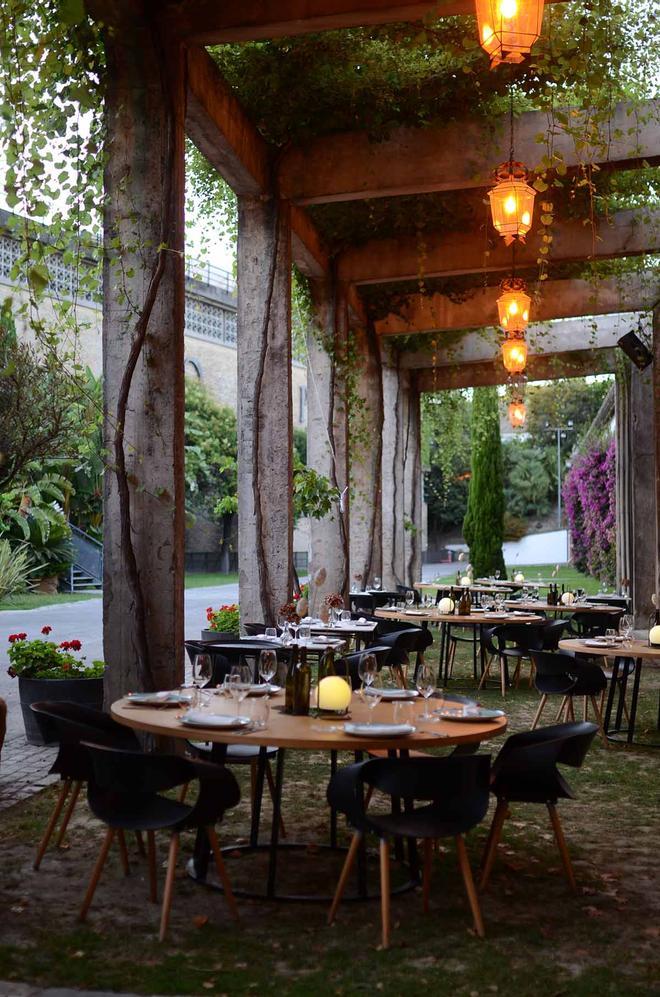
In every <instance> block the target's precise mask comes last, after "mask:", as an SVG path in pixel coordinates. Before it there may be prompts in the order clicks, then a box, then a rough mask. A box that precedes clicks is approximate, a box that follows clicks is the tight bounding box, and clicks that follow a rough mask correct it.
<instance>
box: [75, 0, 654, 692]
mask: <svg viewBox="0 0 660 997" xmlns="http://www.w3.org/2000/svg"><path fill="white" fill-rule="evenodd" d="M88 6H89V7H90V9H91V10H92V13H94V14H95V15H97V16H98V17H99V19H102V20H104V21H105V22H106V23H107V21H108V16H109V15H108V11H107V9H106V7H107V5H105V4H100V3H97V2H96V0H90V2H89V4H88ZM112 6H113V11H112V14H111V15H110V17H111V22H112V23H111V26H110V32H109V35H108V41H107V53H108V64H109V74H108V75H109V87H108V94H107V124H108V147H107V156H108V162H107V167H106V192H107V206H106V218H105V227H106V235H107V237H108V238H107V243H106V244H107V246H108V247H111V246H112V245H113V242H112V239H113V238H117V237H118V238H119V241H120V243H121V245H122V246H123V247H124V248H123V250H122V258H123V278H122V281H121V282H119V281H118V280H117V279H116V276H115V274H116V272H117V271H116V268H114V269H113V256H112V254H113V250H112V249H109V250H108V262H107V265H106V276H105V287H104V291H105V293H104V330H103V336H104V351H105V361H104V371H105V391H106V402H107V404H108V407H109V408H110V409H111V410H112V408H113V405H114V403H115V400H116V397H117V394H118V392H119V389H120V382H121V379H122V376H123V372H124V369H125V366H126V362H127V359H128V356H129V353H130V349H131V342H132V338H133V326H134V321H133V320H132V318H131V313H130V309H129V308H128V307H127V304H126V298H127V296H128V298H129V299H130V298H134V299H135V300H138V301H141V300H144V298H145V295H146V294H147V291H148V288H149V283H150V279H151V276H152V264H153V258H154V252H153V249H154V247H157V246H160V245H162V244H163V243H165V244H166V246H167V250H166V252H165V254H164V255H165V262H164V270H163V273H162V278H161V281H160V285H159V287H158V293H157V295H156V298H155V302H154V308H153V312H152V315H151V320H150V323H149V331H148V335H147V339H146V343H145V348H144V351H143V354H142V356H141V357H140V359H139V361H138V365H137V368H136V371H135V376H134V379H133V385H132V388H131V395H130V416H129V419H128V420H127V424H126V437H127V440H130V442H131V452H130V454H129V463H130V464H131V476H129V481H130V482H131V487H132V494H131V502H132V520H133V522H132V529H133V536H134V545H135V551H136V556H137V561H138V565H139V573H140V582H141V587H142V591H143V594H144V598H145V605H146V613H147V630H148V637H149V645H150V652H151V655H152V658H153V662H154V666H155V669H156V674H158V675H160V676H162V677H163V678H164V680H165V681H168V682H170V683H171V682H172V677H173V676H175V675H176V674H178V673H179V672H180V668H181V662H182V648H183V636H184V634H183V564H184V531H185V523H184V505H183V398H184V373H183V370H184V365H183V330H184V268H183V248H184V235H183V233H184V144H185V138H186V136H188V138H190V139H191V140H192V141H193V142H194V143H195V144H196V146H197V147H198V148H199V150H200V151H201V152H202V153H203V155H204V156H205V157H206V158H207V159H208V161H209V163H211V164H212V166H213V167H214V168H215V169H216V170H217V171H218V173H219V174H220V175H221V176H222V177H223V178H224V180H225V181H226V182H227V183H228V184H229V185H230V186H231V187H232V189H233V190H234V192H235V193H236V195H237V196H238V200H239V236H238V398H239V410H238V425H239V469H238V479H239V481H238V497H239V550H238V556H239V576H240V579H239V585H240V603H241V610H242V615H243V618H244V619H245V620H248V621H252V620H255V621H259V620H268V621H271V620H272V619H273V617H274V616H276V615H277V610H278V607H279V606H280V604H282V603H283V602H286V601H287V599H288V597H289V596H290V594H291V588H292V560H293V558H292V531H293V514H292V501H291V480H292V458H291V450H292V446H291V438H292V413H291V406H292V399H291V375H290V363H291V333H290V326H291V293H290V291H291V288H290V281H291V264H292V262H294V263H295V264H296V265H297V267H298V268H299V269H300V270H301V271H302V272H303V273H304V274H305V275H306V276H307V277H308V278H309V279H310V281H311V286H312V296H313V301H314V307H315V311H316V317H317V321H318V325H319V327H320V331H321V338H323V340H324V341H325V345H326V347H327V346H328V344H329V345H330V348H329V349H328V348H323V347H322V346H321V345H320V343H319V337H316V336H310V339H309V343H308V347H309V372H308V378H309V388H308V411H309V416H308V427H309V429H308V460H309V462H310V464H311V465H312V466H313V467H314V468H316V470H318V471H319V472H322V473H324V474H326V475H327V476H328V477H329V478H330V479H331V481H332V482H333V483H334V484H336V486H337V488H338V489H339V491H340V492H342V493H343V496H344V498H343V501H342V504H341V507H337V508H336V509H335V510H334V512H333V514H332V515H330V516H328V517H326V518H325V519H323V520H320V521H318V522H314V523H313V524H312V566H313V568H319V567H324V568H325V569H326V571H327V580H326V583H325V588H324V591H332V590H336V591H344V592H346V591H347V590H348V587H349V584H350V580H351V578H352V576H354V575H357V574H359V575H361V576H362V578H364V579H368V578H370V577H372V576H373V575H374V574H379V575H381V576H382V577H383V579H384V583H385V585H386V586H392V585H393V584H394V583H395V582H406V583H409V582H411V581H413V580H415V579H416V578H417V577H418V576H419V574H420V569H421V549H420V540H419V536H420V532H419V531H416V530H415V529H414V528H413V529H411V528H410V527H411V525H412V526H413V527H415V526H419V525H420V523H421V510H422V494H421V458H420V405H419V401H420V393H421V392H424V391H436V390H443V389H446V388H451V387H457V386H471V385H482V384H496V383H503V382H504V380H505V375H506V372H505V371H504V369H503V367H502V365H501V362H500V361H499V359H498V356H497V353H498V350H497V336H496V334H495V332H494V331H492V332H491V333H489V334H487V335H485V336H484V335H481V334H477V333H475V331H474V330H477V329H482V328H483V327H487V326H490V325H492V323H493V316H494V315H495V314H496V309H495V298H496V296H497V286H496V285H497V281H498V280H499V279H500V277H501V276H502V275H503V274H504V273H505V272H506V270H507V268H508V266H509V260H510V254H509V252H508V251H507V250H506V249H505V247H503V246H501V245H497V244H496V239H497V237H496V236H495V235H492V237H491V238H490V239H489V241H488V243H487V246H486V248H487V254H485V252H484V248H485V241H484V233H483V232H479V233H475V232H472V231H464V232H461V233H458V234H457V233H455V232H454V233H452V234H451V235H449V234H447V233H445V232H443V231H438V232H434V233H432V237H430V236H429V233H428V232H427V233H426V236H425V238H426V251H425V256H424V261H423V274H422V275H421V276H422V277H423V280H424V281H425V282H428V283H429V284H430V283H431V282H432V281H439V282H440V283H441V282H442V280H444V279H445V278H448V277H456V276H466V277H470V276H473V277H474V275H480V276H479V279H480V280H481V278H483V280H482V286H481V287H480V288H478V289H476V291H474V293H472V294H471V295H470V296H468V297H466V299H465V300H464V301H462V302H459V303H457V302H456V300H455V299H452V298H450V297H448V296H446V295H445V294H443V293H442V290H438V291H432V293H428V294H423V295H422V294H420V293H419V292H418V290H417V289H416V287H413V290H412V291H411V290H410V282H413V283H414V284H416V283H417V281H418V280H419V279H420V262H419V247H418V243H417V241H416V240H415V239H414V238H408V237H406V236H404V237H400V238H396V237H390V238H379V239H374V240H371V241H367V242H363V243H362V244H360V245H357V244H356V245H349V246H347V247H345V248H344V249H343V250H342V251H341V252H339V253H338V254H336V253H335V254H331V252H330V251H329V250H328V248H327V247H326V246H325V245H324V242H323V239H322V237H321V235H320V233H319V231H318V228H317V226H316V225H315V224H314V221H313V219H312V213H311V212H310V210H309V209H310V206H317V205H324V204H328V203H331V202H339V201H352V202H356V201H357V202H359V201H363V200H365V199H367V198H369V199H375V198H392V197H401V196H407V195H414V194H427V193H432V192H453V193H454V194H455V196H456V197H457V198H463V199H468V198H473V199H474V198H475V197H476V199H477V203H478V202H479V199H481V198H483V194H484V192H485V190H486V188H487V187H488V186H489V185H490V182H491V179H490V178H491V175H492V170H493V166H494V165H495V164H497V163H498V162H500V161H501V160H504V159H506V158H507V156H508V151H507V149H508V147H507V141H506V137H505V134H504V132H505V129H504V128H503V127H502V123H501V122H499V123H498V122H496V123H495V124H493V125H491V126H486V125H481V124H479V123H478V122H474V121H465V122H462V121H455V122H450V123H447V124H444V125H434V126H429V127H426V128H423V129H422V128H406V127H401V128H397V129H395V130H394V131H393V132H392V133H391V134H390V135H389V137H388V138H387V139H386V140H385V141H382V142H378V143H373V142H371V141H370V140H369V136H368V135H367V134H366V133H363V132H350V133H346V134H339V135H331V136H326V137H320V138H318V139H315V140H314V141H312V142H310V143H308V144H307V145H306V146H305V147H291V148H288V149H286V150H285V151H284V152H283V153H282V152H281V151H279V150H276V149H274V148H272V147H270V146H269V144H268V143H267V142H266V141H265V140H264V139H263V137H262V136H261V134H260V133H259V131H258V130H257V128H256V126H255V124H254V123H253V121H251V120H250V118H249V117H248V115H247V114H246V112H245V111H244V109H243V108H242V107H241V105H240V103H239V102H238V100H237V98H236V96H235V94H234V93H233V92H232V90H231V88H230V87H229V86H228V84H227V83H226V81H225V80H224V79H223V77H222V75H221V73H220V71H219V69H218V67H217V65H216V63H215V62H214V60H213V58H212V57H211V56H210V55H209V53H208V52H207V51H206V49H205V47H204V46H206V45H211V44H219V43H224V42H236V41H245V40H250V39H261V38H274V37H281V36H290V35H301V34H305V33H312V32H319V31H325V30H330V29H342V28H347V27H352V26H368V25H376V24H383V23H387V22H399V21H402V20H414V19H417V18H419V17H422V16H423V15H425V14H427V13H430V12H434V13H435V14H436V15H438V16H443V15H445V14H447V15H449V14H452V15H453V14H464V13H468V12H471V11H472V4H471V3H469V2H468V0H445V2H443V3H441V4H440V5H438V4H437V3H430V2H422V3H419V2H417V3H406V2H404V0H399V2H398V3H393V2H391V0H361V2H360V3H359V4H358V3H355V2H354V0H316V2H307V0H278V2H276V0H240V2H238V0H228V2H224V3H218V2H217V0H213V2H211V0H184V2H181V3H176V4H166V3H164V4H160V5H145V7H144V8H142V5H136V4H134V3H129V2H128V0H121V2H117V3H115V4H113V5H112ZM154 7H156V8H157V14H155V13H154ZM163 74H166V86H163ZM655 113H657V108H656V107H655V105H649V106H647V107H646V108H641V109H640V108H636V109H634V111H633V112H632V113H631V109H630V108H628V107H627V106H624V105H620V106H618V107H617V108H616V109H615V112H614V115H613V120H612V123H611V127H610V137H609V140H608V142H607V143H603V142H602V141H600V140H598V137H596V139H595V141H594V146H593V149H591V150H582V151H581V152H580V156H579V158H578V157H577V155H576V153H575V150H574V148H573V143H572V142H571V141H570V140H569V139H568V137H566V136H562V134H561V133H560V134H558V135H557V136H556V137H555V148H557V149H559V150H560V151H561V152H562V154H563V157H564V161H565V163H566V166H567V168H568V169H569V170H570V169H572V168H577V167H578V166H579V164H580V163H583V162H584V161H585V159H587V160H589V161H590V162H593V163H595V164H597V165H598V166H599V167H600V168H601V169H603V170H616V169H635V168H638V167H640V166H642V165H649V164H650V165H656V164H657V163H659V162H660V133H659V131H658V128H657V125H656V124H655V120H654V119H653V115H654V114H655ZM635 122H637V124H636V126H635ZM631 123H632V125H633V126H634V135H631ZM543 128H544V120H543V115H541V114H536V113H527V114H524V115H523V116H522V117H521V119H520V121H519V122H518V124H517V155H518V156H519V157H520V158H521V159H525V161H526V162H527V163H528V165H530V166H533V165H534V164H535V162H537V161H538V159H539V157H540V151H539V146H538V143H537V142H536V140H535V136H536V135H537V134H538V132H539V131H541V130H543ZM554 233H555V234H554V241H553V246H552V253H551V260H552V263H553V266H554V265H556V264H560V265H561V267H562V268H563V270H562V273H565V274H566V276H565V277H561V276H559V277H555V276H554V275H553V274H551V279H550V280H548V281H547V282H545V284H544V286H543V287H542V294H541V296H540V299H539V300H538V301H537V302H536V305H535V312H534V319H535V322H543V323H549V325H547V326H544V327H538V326H536V327H533V328H532V329H531V332H532V336H531V339H532V342H531V348H530V363H529V376H530V379H533V378H545V377H548V378H551V377H560V376H579V375H584V374H590V373H600V372H604V371H614V370H615V369H618V368H616V365H615V355H616V343H617V339H618V338H619V336H620V335H622V334H623V333H624V332H626V331H629V330H630V328H631V327H634V326H636V325H637V322H638V316H639V313H641V312H651V311H653V315H654V319H653V321H654V337H653V340H654V352H655V364H654V366H653V368H652V370H649V371H647V372H645V373H641V372H639V371H638V370H636V369H635V368H632V369H628V370H627V373H625V375H622V376H619V377H618V380H617V385H618V395H617V401H618V411H617V414H618V434H619V440H618V442H619V451H618V454H619V456H618V461H619V483H618V488H619V499H620V504H619V520H620V522H619V546H618V556H619V570H620V574H621V575H622V576H627V577H631V578H632V579H633V592H634V599H635V608H636V611H637V613H638V615H640V616H641V615H643V613H644V612H646V610H647V608H648V605H649V597H650V594H651V591H652V590H653V589H654V588H656V585H657V578H658V543H657V537H658V509H659V508H660V501H659V500H660V495H659V488H658V476H657V474H656V467H659V466H660V446H659V444H658V438H659V435H657V434H656V433H655V431H654V425H655V426H657V425H660V308H658V307H657V300H658V282H657V280H656V282H655V283H654V282H653V281H652V280H649V279H648V275H644V278H643V279H642V277H641V276H634V275H631V276H628V277H626V278H625V280H624V281H623V282H622V281H621V280H614V279H604V280H602V281H601V282H600V283H598V284H597V285H594V284H593V283H592V282H591V281H586V280H584V279H583V278H581V277H576V276H575V272H574V271H573V273H572V272H571V267H573V266H574V265H575V264H580V263H582V262H584V261H586V260H594V259H595V260H611V259H616V258H620V257H632V256H639V255H642V254H645V253H652V252H657V251H660V232H659V231H658V218H657V217H656V216H655V215H654V214H653V213H652V212H648V211H647V212H644V213H643V215H639V216H638V215H636V214H635V213H633V212H630V211H621V212H617V213H615V214H613V215H612V216H611V217H610V218H608V219H607V220H604V221H602V222H601V223H600V224H599V228H598V233H597V239H596V240H594V236H593V233H592V231H591V230H590V229H588V228H586V227H585V226H584V224H582V222H578V221H560V222H558V223H557V225H556V226H555V229H554ZM161 255H162V254H161ZM537 255H538V244H537V242H536V241H535V239H534V238H530V239H529V241H528V244H527V246H526V247H523V248H522V249H521V250H520V251H519V254H518V265H519V267H520V269H521V271H523V272H524V271H525V269H526V268H533V267H534V266H535V264H536V260H537ZM396 283H400V284H401V288H402V291H401V301H400V304H399V307H397V309H396V311H395V312H391V313H390V314H388V315H386V316H374V313H373V312H372V310H371V309H370V308H369V306H368V295H366V293H365V292H366V291H368V290H369V289H370V288H371V287H372V286H373V285H382V284H389V285H391V284H396ZM127 292H128V293H127ZM654 309H655V310H654ZM587 316H588V317H594V318H593V320H592V319H591V318H589V319H588V320H586V319H585V317H587ZM349 334H350V339H351V342H353V343H355V344H357V355H356V356H353V354H351V361H350V362H351V363H352V364H353V365H354V366H355V367H356V368H357V371H358V380H357V390H358V393H359V395H360V396H361V398H362V400H363V402H364V406H365V409H364V410H365V412H366V413H367V417H366V425H365V426H363V427H362V431H361V432H360V433H359V436H358V437H357V439H356V438H355V437H354V438H353V439H351V432H350V430H349V420H348V418H347V412H346V406H345V403H344V385H343V383H342V381H343V378H344V377H345V375H346V363H345V362H344V363H343V364H342V363H336V362H335V360H334V359H333V358H336V357H339V358H340V359H341V358H344V361H345V359H346V356H347V353H348V342H349ZM410 334H429V336H430V337H432V339H433V342H434V344H435V347H434V349H433V351H432V352H430V351H428V350H420V351H418V352H415V351H408V352H405V353H404V352H398V351H396V350H394V351H390V350H388V349H387V348H386V344H387V343H388V342H391V341H392V340H391V339H390V338H389V337H392V336H397V335H410ZM633 475H634V487H633ZM349 483H350V486H351V488H350V494H351V499H350V502H349V499H348V495H349ZM105 500H106V514H105V523H106V527H105V574H106V577H105V586H104V635H105V655H106V659H107V660H108V661H110V662H113V663H114V664H116V668H115V670H114V677H113V678H112V679H111V681H112V682H113V683H114V684H116V688H117V690H118V691H119V690H121V691H124V688H125V687H126V676H127V675H130V674H131V660H132V657H133V655H134V648H135V621H134V608H135V607H134V602H133V595H132V593H131V590H130V587H129V586H128V584H127V581H126V563H125V556H126V554H125V550H124V549H123V548H122V545H121V542H120V533H119V516H118V509H119V499H118V492H117V484H116V479H115V477H114V476H113V475H110V474H108V475H106V496H105ZM649 534H650V537H651V542H649Z"/></svg>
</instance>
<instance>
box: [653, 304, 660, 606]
mask: <svg viewBox="0 0 660 997" xmlns="http://www.w3.org/2000/svg"><path fill="white" fill-rule="evenodd" d="M651 371H652V375H651V376H652V380H653V426H654V437H655V455H654V456H655V591H656V593H657V597H658V603H660V304H658V305H656V306H655V308H654V309H653V366H652V368H651Z"/></svg>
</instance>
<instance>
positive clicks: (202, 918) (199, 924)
mask: <svg viewBox="0 0 660 997" xmlns="http://www.w3.org/2000/svg"><path fill="white" fill-rule="evenodd" d="M192 920H193V924H194V925H195V927H196V928H203V927H204V925H205V924H208V923H209V918H208V914H195V916H194V917H193V919H192Z"/></svg>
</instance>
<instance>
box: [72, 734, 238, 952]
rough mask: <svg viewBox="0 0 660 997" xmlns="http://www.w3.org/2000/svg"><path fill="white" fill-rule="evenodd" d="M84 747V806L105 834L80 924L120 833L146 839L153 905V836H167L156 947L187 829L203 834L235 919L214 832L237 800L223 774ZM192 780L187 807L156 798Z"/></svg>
mask: <svg viewBox="0 0 660 997" xmlns="http://www.w3.org/2000/svg"><path fill="white" fill-rule="evenodd" d="M85 747H86V749H87V751H88V753H89V757H90V760H91V768H92V771H91V775H90V779H89V783H88V791H87V798H88V800H89V806H90V809H91V811H92V813H93V814H94V816H95V817H97V818H98V819H99V820H100V821H102V822H103V823H104V824H105V825H106V827H107V832H106V835H105V838H104V840H103V844H102V845H101V850H100V852H99V856H98V858H97V860H96V864H95V866H94V870H93V872H92V877H91V879H90V882H89V886H88V887H87V892H86V893H85V898H84V900H83V903H82V907H81V909H80V915H79V917H80V920H81V921H84V920H85V918H86V917H87V913H88V911H89V908H90V906H91V903H92V900H93V898H94V893H95V891H96V887H97V885H98V882H99V878H100V876H101V873H102V871H103V866H104V865H105V862H106V859H107V857H108V852H109V851H110V848H111V846H112V843H113V841H114V839H115V836H117V835H119V834H121V833H123V832H124V831H136V832H146V834H147V840H148V843H149V893H150V899H151V900H152V901H153V902H156V900H157V879H156V875H157V874H156V846H155V832H156V831H167V832H168V833H169V834H170V835H171V838H170V847H169V855H168V861H167V874H166V879H165V888H164V891H163V905H162V912H161V920H160V932H159V939H160V941H161V942H162V941H163V939H164V938H165V933H166V931H167V924H168V921H169V915H170V908H171V905H172V894H173V891H174V877H175V873H176V860H177V855H178V852H179V836H180V834H181V832H182V831H185V830H188V829H197V830H198V831H199V830H203V831H204V833H205V834H206V837H207V839H208V843H209V846H210V848H211V851H212V853H213V858H214V860H215V866H216V870H217V873H218V877H219V879H220V882H221V884H222V886H223V888H224V894H225V899H226V901H227V906H228V907H229V910H230V912H231V914H232V917H234V918H235V919H238V910H237V907H236V901H235V899H234V895H233V893H232V889H231V883H230V882H229V876H228V875H227V870H226V868H225V864H224V861H223V858H222V853H221V851H220V844H219V842H218V836H217V833H216V830H215V825H216V823H217V822H218V821H220V820H221V819H222V817H223V816H224V813H225V811H226V810H228V809H229V808H230V807H234V806H236V804H237V803H238V802H239V800H240V796H241V794H240V790H239V788H238V783H237V782H236V779H235V778H234V776H233V774H232V773H231V772H230V771H229V769H228V768H226V767H225V766H223V765H212V764H210V763H208V762H200V761H192V760H190V759H187V758H180V757H179V756H178V755H146V754H141V753H138V752H134V751H117V750H115V749H112V748H107V747H100V746H98V745H93V744H86V745H85ZM192 780H197V782H198V783H199V793H198V795H197V799H196V801H195V803H194V804H193V805H192V806H188V805H187V804H185V803H181V802H180V801H178V800H173V799H171V798H169V797H167V796H163V795H162V794H163V793H165V792H166V791H167V790H170V789H174V788H176V787H177V786H181V785H184V784H186V783H189V782H191V781H192Z"/></svg>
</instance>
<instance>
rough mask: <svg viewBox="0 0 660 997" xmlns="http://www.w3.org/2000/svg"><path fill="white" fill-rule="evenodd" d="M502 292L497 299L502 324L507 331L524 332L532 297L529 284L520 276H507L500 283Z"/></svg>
mask: <svg viewBox="0 0 660 997" xmlns="http://www.w3.org/2000/svg"><path fill="white" fill-rule="evenodd" d="M500 287H501V288H502V294H500V296H499V298H498V299H497V310H498V312H499V316H500V325H501V326H502V328H503V329H504V331H505V332H524V331H525V329H526V328H527V323H528V322H529V306H530V305H531V303H532V299H531V298H530V296H529V294H527V284H526V283H525V281H524V280H521V279H520V277H507V278H506V280H503V281H502V283H501V284H500Z"/></svg>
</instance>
